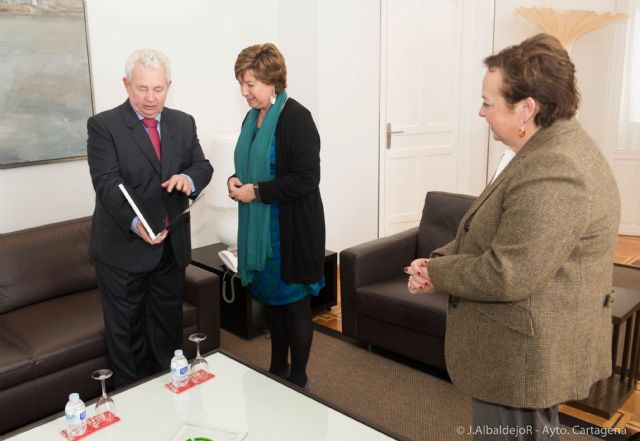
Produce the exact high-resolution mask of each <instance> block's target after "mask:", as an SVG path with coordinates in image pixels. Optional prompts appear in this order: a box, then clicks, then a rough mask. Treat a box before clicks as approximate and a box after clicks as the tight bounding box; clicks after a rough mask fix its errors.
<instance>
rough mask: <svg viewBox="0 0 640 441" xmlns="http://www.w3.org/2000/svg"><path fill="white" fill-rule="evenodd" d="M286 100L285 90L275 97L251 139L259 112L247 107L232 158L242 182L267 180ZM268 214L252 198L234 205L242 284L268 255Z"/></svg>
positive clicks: (269, 211)
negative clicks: (274, 138)
mask: <svg viewBox="0 0 640 441" xmlns="http://www.w3.org/2000/svg"><path fill="white" fill-rule="evenodd" d="M286 100H287V93H286V92H282V93H280V94H279V95H278V96H277V98H276V102H275V104H273V105H272V106H271V107H270V108H269V110H268V111H267V115H266V116H265V118H264V120H263V121H262V125H261V126H260V130H258V132H257V134H256V135H255V138H254V133H255V128H256V123H257V122H258V116H259V114H260V111H259V110H257V109H251V110H250V111H249V114H248V115H247V118H246V119H245V121H244V124H242V130H241V131H240V136H239V137H238V143H237V144H236V150H235V154H234V161H235V167H236V176H237V177H238V178H239V179H240V182H242V183H243V184H248V183H252V182H253V183H255V182H264V181H269V180H271V168H270V163H269V149H270V148H271V143H272V142H273V137H274V136H275V132H276V125H277V124H278V118H279V117H280V111H281V110H282V106H283V105H284V102H285V101H286ZM270 215H271V208H270V206H269V205H268V204H263V203H260V202H258V201H256V200H254V201H252V202H251V203H249V204H243V203H239V204H238V276H239V277H240V280H241V281H242V285H243V286H246V285H248V284H249V283H251V281H252V280H253V273H254V272H256V271H262V270H263V269H264V266H265V262H266V260H267V257H270V256H271V230H270V224H269V220H270Z"/></svg>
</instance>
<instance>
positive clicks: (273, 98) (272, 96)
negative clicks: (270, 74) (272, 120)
mask: <svg viewBox="0 0 640 441" xmlns="http://www.w3.org/2000/svg"><path fill="white" fill-rule="evenodd" d="M269 101H271V105H272V106H273V105H274V104H275V103H276V91H275V90H274V91H273V95H271V97H269Z"/></svg>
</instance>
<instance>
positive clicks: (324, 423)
mask: <svg viewBox="0 0 640 441" xmlns="http://www.w3.org/2000/svg"><path fill="white" fill-rule="evenodd" d="M206 359H207V362H208V363H209V367H210V371H211V372H212V373H213V374H214V375H215V378H212V379H210V380H208V381H206V382H204V383H202V384H199V385H197V386H195V387H193V388H191V389H188V390H186V391H184V392H182V393H180V394H175V393H173V392H171V391H169V390H168V389H166V388H165V387H164V384H165V383H167V382H169V380H170V377H169V374H168V373H165V374H163V375H160V376H157V377H154V378H152V379H149V380H147V381H144V382H142V383H140V384H137V385H135V386H133V387H131V388H129V389H126V390H124V391H121V392H117V393H115V394H113V395H112V397H113V400H114V401H115V403H116V405H117V409H118V416H119V417H120V421H119V422H117V423H115V424H113V425H111V426H108V427H106V428H103V429H101V430H99V431H97V432H94V433H92V434H90V435H88V436H86V437H85V438H83V440H87V441H107V440H109V441H118V440H123V441H124V440H126V441H136V440H153V441H156V440H167V441H187V440H189V439H192V440H195V439H197V438H201V439H205V440H212V441H240V440H244V441H254V440H255V441H257V440H260V441H269V440H273V441H276V440H277V441H286V440H296V441H297V440H306V441H324V440H332V441H333V440H337V441H339V440H345V441H346V440H349V441H351V440H356V439H357V440H362V441H369V440H371V441H373V440H393V439H400V440H404V439H406V438H403V437H401V436H399V435H396V434H393V433H391V432H389V431H387V430H386V429H384V428H381V427H373V426H372V425H369V424H367V423H365V422H362V421H359V420H358V419H356V418H355V417H354V416H350V415H347V413H346V412H344V411H340V410H338V409H336V408H334V407H333V406H331V405H330V404H329V403H326V402H322V401H321V400H319V399H317V398H315V397H313V396H312V395H310V394H309V395H308V394H306V393H303V392H300V391H298V390H296V389H293V388H291V387H289V386H287V385H286V384H285V383H284V382H280V381H279V380H276V379H274V378H272V377H271V376H269V375H266V374H264V373H262V372H260V371H258V370H256V369H254V368H252V367H250V366H248V365H246V364H244V363H243V362H241V361H239V360H237V359H235V358H233V356H231V355H229V354H226V353H224V352H221V351H217V352H214V353H212V354H211V355H208V356H207V357H206ZM94 407H95V406H94V405H93V404H87V415H88V416H89V417H90V416H93V414H94ZM65 427H66V425H65V420H64V416H62V415H61V416H59V417H57V418H55V417H53V418H49V419H47V420H44V421H43V422H41V423H39V424H36V425H33V426H30V427H29V428H26V429H25V430H24V431H21V432H19V433H17V434H15V435H14V436H12V437H11V438H10V439H11V440H12V441H36V440H37V441H41V440H61V441H62V440H64V439H65V438H63V437H62V435H60V431H61V430H62V429H64V428H65Z"/></svg>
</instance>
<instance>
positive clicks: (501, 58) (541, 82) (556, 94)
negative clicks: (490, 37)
mask: <svg viewBox="0 0 640 441" xmlns="http://www.w3.org/2000/svg"><path fill="white" fill-rule="evenodd" d="M484 64H485V66H487V68H488V69H489V70H490V71H492V70H494V69H499V70H500V72H501V73H502V87H501V92H502V95H503V96H504V98H505V100H506V101H507V103H509V104H511V105H513V104H515V103H517V102H518V101H520V100H523V99H525V98H528V97H531V98H533V99H534V100H536V102H537V103H538V105H539V106H540V111H539V112H538V114H537V115H536V116H535V119H534V122H535V123H536V125H538V126H542V127H548V126H550V125H551V124H553V123H554V122H555V121H556V120H557V119H569V118H571V117H573V116H574V115H575V114H576V111H577V110H578V106H579V104H580V93H579V92H578V88H577V84H576V75H575V72H576V69H575V66H574V65H573V62H572V61H571V59H570V58H569V54H568V53H567V51H566V50H565V49H564V48H563V47H562V45H561V44H560V42H559V41H558V39H557V38H555V37H553V36H551V35H548V34H538V35H535V36H533V37H531V38H528V39H526V40H524V41H523V42H522V43H520V44H518V45H514V46H509V47H508V48H506V49H503V50H501V51H500V52H499V53H498V54H495V55H491V56H489V57H487V58H485V59H484Z"/></svg>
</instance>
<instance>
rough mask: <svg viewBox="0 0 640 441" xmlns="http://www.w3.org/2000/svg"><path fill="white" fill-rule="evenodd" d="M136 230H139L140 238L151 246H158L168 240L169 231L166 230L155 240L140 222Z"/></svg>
mask: <svg viewBox="0 0 640 441" xmlns="http://www.w3.org/2000/svg"><path fill="white" fill-rule="evenodd" d="M136 229H137V230H138V235H139V236H140V238H141V239H142V240H144V241H145V242H146V243H148V244H150V245H158V244H159V243H162V242H163V241H164V240H165V239H166V238H167V230H166V229H164V230H162V232H161V233H160V234H159V235H158V236H156V238H155V239H151V237H149V235H148V234H147V230H145V228H144V226H143V225H142V222H140V220H138V223H137V224H136Z"/></svg>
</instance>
